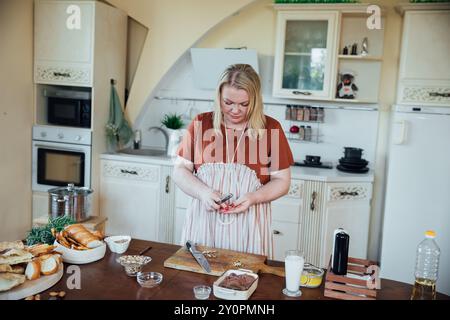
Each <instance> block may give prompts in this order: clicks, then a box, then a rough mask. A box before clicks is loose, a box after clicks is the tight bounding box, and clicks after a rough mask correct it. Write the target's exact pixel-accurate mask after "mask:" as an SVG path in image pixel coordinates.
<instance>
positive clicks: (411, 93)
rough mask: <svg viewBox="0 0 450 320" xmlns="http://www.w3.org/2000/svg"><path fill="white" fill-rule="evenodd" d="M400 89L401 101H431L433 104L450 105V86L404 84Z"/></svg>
mask: <svg viewBox="0 0 450 320" xmlns="http://www.w3.org/2000/svg"><path fill="white" fill-rule="evenodd" d="M400 90H401V91H400V101H399V102H400V103H421V104H428V103H429V104H431V105H448V104H449V103H450V86H427V87H423V86H410V85H403V86H401V89H400Z"/></svg>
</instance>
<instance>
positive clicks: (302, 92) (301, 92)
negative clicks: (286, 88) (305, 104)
mask: <svg viewBox="0 0 450 320" xmlns="http://www.w3.org/2000/svg"><path fill="white" fill-rule="evenodd" d="M292 93H293V94H302V95H304V96H310V95H311V94H312V93H311V92H308V91H292Z"/></svg>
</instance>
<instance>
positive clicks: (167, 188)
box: [166, 176, 170, 193]
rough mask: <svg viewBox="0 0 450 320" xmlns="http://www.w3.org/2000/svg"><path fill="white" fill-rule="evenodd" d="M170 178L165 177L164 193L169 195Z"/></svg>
mask: <svg viewBox="0 0 450 320" xmlns="http://www.w3.org/2000/svg"><path fill="white" fill-rule="evenodd" d="M169 184H170V176H167V177H166V193H169Z"/></svg>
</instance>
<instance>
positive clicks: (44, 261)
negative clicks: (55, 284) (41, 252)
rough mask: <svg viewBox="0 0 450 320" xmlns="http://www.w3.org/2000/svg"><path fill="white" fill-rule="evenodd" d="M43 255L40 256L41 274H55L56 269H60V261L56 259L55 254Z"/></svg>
mask: <svg viewBox="0 0 450 320" xmlns="http://www.w3.org/2000/svg"><path fill="white" fill-rule="evenodd" d="M43 257H44V258H42V257H39V260H40V264H41V274H43V275H45V276H48V275H50V274H54V273H56V271H58V267H59V264H58V261H57V259H56V257H54V256H53V255H50V256H48V255H45V256H43Z"/></svg>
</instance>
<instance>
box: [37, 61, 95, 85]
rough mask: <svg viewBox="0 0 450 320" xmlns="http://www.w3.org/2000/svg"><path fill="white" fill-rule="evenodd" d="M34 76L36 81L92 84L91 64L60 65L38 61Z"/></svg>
mask: <svg viewBox="0 0 450 320" xmlns="http://www.w3.org/2000/svg"><path fill="white" fill-rule="evenodd" d="M34 78H35V79H34V80H35V82H36V83H47V84H67V85H80V86H91V85H92V74H91V67H90V65H79V66H78V65H77V66H68V65H67V66H60V65H47V64H41V63H39V62H36V67H35V73H34Z"/></svg>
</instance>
